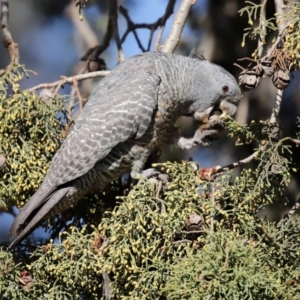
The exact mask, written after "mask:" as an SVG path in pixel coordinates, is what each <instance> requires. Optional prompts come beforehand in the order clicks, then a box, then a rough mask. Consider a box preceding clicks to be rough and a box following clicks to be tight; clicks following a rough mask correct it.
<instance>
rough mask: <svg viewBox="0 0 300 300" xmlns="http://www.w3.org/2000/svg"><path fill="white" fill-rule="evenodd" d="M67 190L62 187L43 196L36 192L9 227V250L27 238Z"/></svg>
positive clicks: (67, 188)
mask: <svg viewBox="0 0 300 300" xmlns="http://www.w3.org/2000/svg"><path fill="white" fill-rule="evenodd" d="M69 189H70V187H62V188H59V189H57V190H54V191H50V192H47V193H43V194H41V193H40V192H39V191H37V192H36V193H35V194H34V195H33V196H32V197H31V199H30V200H29V201H28V202H27V203H26V205H25V206H24V207H23V209H22V210H21V211H20V212H19V214H18V215H17V217H16V218H15V220H14V222H13V224H12V226H11V229H10V239H11V240H12V242H11V244H10V245H9V249H12V248H13V247H15V246H16V245H17V244H18V243H19V242H21V241H22V240H23V239H24V238H25V237H26V236H28V235H29V234H30V233H31V232H32V231H33V230H34V229H35V228H36V226H37V225H38V224H39V223H40V222H41V221H42V220H43V218H44V217H45V216H46V215H47V214H48V213H49V212H50V210H51V209H52V208H53V207H54V206H55V205H56V204H57V203H58V202H59V200H60V199H62V198H63V197H64V196H65V195H66V193H67V192H68V190H69ZM25 224H26V225H25ZM24 225H25V227H24Z"/></svg>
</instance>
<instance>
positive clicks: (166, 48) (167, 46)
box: [160, 0, 196, 53]
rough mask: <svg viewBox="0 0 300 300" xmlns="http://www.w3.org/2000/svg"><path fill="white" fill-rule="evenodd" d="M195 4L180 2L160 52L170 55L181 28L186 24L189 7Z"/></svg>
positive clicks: (187, 1)
mask: <svg viewBox="0 0 300 300" xmlns="http://www.w3.org/2000/svg"><path fill="white" fill-rule="evenodd" d="M195 3H196V0H182V1H181V4H180V7H179V9H178V11H177V14H176V15H175V19H174V23H173V26H172V29H171V32H170V34H169V36H168V38H167V40H166V41H165V43H164V44H163V45H162V47H161V49H160V50H161V51H162V52H167V53H172V52H174V50H175V48H176V47H177V45H178V42H179V39H180V36H181V33H182V30H183V26H184V24H185V22H186V19H187V17H188V14H189V12H190V9H191V7H192V6H193V5H194V4H195Z"/></svg>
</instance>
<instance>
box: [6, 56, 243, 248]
mask: <svg viewBox="0 0 300 300" xmlns="http://www.w3.org/2000/svg"><path fill="white" fill-rule="evenodd" d="M240 99H241V91H240V88H239V86H238V84H237V82H236V80H235V78H234V77H233V76H232V75H231V74H230V73H228V72H227V71H226V70H225V69H223V68H222V67H220V66H218V65H215V64H213V63H211V62H209V61H207V60H205V59H204V58H203V57H202V56H201V55H197V54H196V53H195V52H194V53H193V54H192V55H191V56H190V57H185V56H180V55H175V54H166V53H159V52H146V53H143V54H140V55H137V56H134V57H131V58H129V59H127V60H125V61H124V62H122V63H121V64H119V65H118V66H117V67H116V68H115V69H114V70H112V71H111V72H110V74H109V75H108V76H106V77H105V78H104V79H103V80H102V81H101V82H100V83H99V84H98V86H97V87H96V89H95V91H94V92H93V94H92V95H91V97H90V99H89V101H88V102H87V104H86V105H85V107H84V109H83V112H82V114H81V116H80V117H79V119H78V121H77V122H76V124H75V125H74V128H73V130H72V131H71V132H70V133H69V135H68V136H67V138H66V140H65V141H64V143H63V144H62V146H61V148H60V149H59V150H58V151H57V153H56V154H55V156H54V157H53V160H52V163H51V166H50V168H49V171H48V173H47V174H46V176H45V178H44V181H43V182H42V184H41V186H40V188H39V189H38V190H37V192H36V193H35V194H34V195H33V196H32V197H31V198H30V200H29V201H28V202H27V203H26V204H25V205H24V207H23V208H22V209H21V211H20V212H19V214H18V215H17V217H16V219H15V220H14V223H13V224H12V227H11V230H10V237H11V240H12V243H11V245H10V248H12V247H14V246H15V245H16V244H18V243H19V242H20V241H21V240H22V239H24V238H25V237H26V236H27V235H28V234H29V233H31V232H32V231H33V230H34V229H35V227H36V226H37V225H38V224H39V223H40V222H41V221H42V220H44V219H46V218H50V217H52V216H55V215H56V214H58V213H61V212H62V211H64V210H66V209H69V208H70V207H73V206H75V205H76V204H77V202H78V201H79V200H80V199H81V198H82V197H83V196H85V195H86V194H88V193H90V194H92V193H95V192H96V191H98V190H101V189H103V188H104V187H105V186H106V185H107V184H109V183H110V182H111V181H112V180H114V179H117V178H119V177H120V176H121V175H122V174H124V173H126V172H131V175H132V176H133V177H136V175H137V174H140V173H141V171H142V168H143V165H144V164H145V162H146V160H147V158H148V157H149V155H150V154H151V153H153V152H157V151H158V152H159V151H160V150H161V149H162V148H163V147H165V146H166V145H169V144H171V143H174V141H175V140H176V139H174V130H173V128H174V127H173V126H174V123H175V121H176V120H177V119H178V117H180V116H192V117H194V118H195V119H196V120H198V121H199V122H202V123H205V122H208V120H209V116H210V114H211V112H212V111H213V110H214V109H216V108H219V109H220V110H222V111H223V114H222V115H224V114H228V115H233V114H234V113H235V111H236V107H237V105H238V103H239V101H240ZM211 132H214V130H212V131H209V130H208V131H207V132H206V133H207V135H209V134H210V133H211ZM199 143H201V141H199ZM183 144H184V143H181V147H184V145H183Z"/></svg>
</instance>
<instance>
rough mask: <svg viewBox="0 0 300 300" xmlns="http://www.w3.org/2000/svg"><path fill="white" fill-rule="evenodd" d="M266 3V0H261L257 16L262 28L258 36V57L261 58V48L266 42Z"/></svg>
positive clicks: (262, 48)
mask: <svg viewBox="0 0 300 300" xmlns="http://www.w3.org/2000/svg"><path fill="white" fill-rule="evenodd" d="M266 4H267V0H261V10H260V16H259V23H260V27H261V28H262V30H261V31H260V36H259V40H258V58H261V56H262V53H263V50H264V44H265V43H266V34H267V30H266V25H265V23H266Z"/></svg>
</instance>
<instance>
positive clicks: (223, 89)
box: [222, 85, 229, 93]
mask: <svg viewBox="0 0 300 300" xmlns="http://www.w3.org/2000/svg"><path fill="white" fill-rule="evenodd" d="M222 91H223V92H224V93H226V92H228V91H229V87H228V85H223V86H222Z"/></svg>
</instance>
